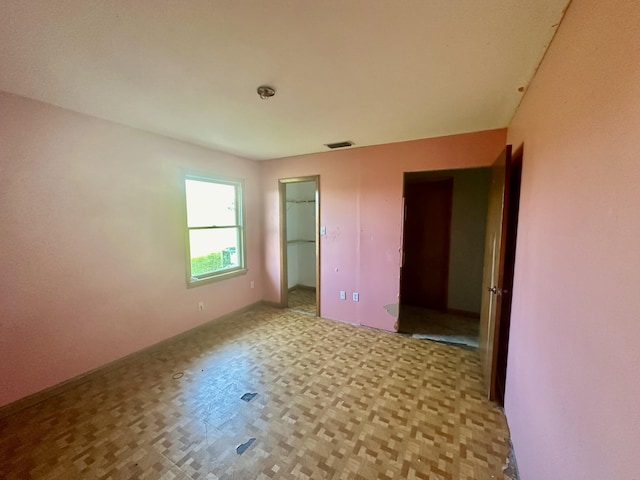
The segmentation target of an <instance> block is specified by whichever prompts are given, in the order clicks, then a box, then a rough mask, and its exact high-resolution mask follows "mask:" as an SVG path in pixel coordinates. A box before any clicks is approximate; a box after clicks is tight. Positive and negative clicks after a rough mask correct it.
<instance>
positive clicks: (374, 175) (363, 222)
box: [260, 129, 506, 330]
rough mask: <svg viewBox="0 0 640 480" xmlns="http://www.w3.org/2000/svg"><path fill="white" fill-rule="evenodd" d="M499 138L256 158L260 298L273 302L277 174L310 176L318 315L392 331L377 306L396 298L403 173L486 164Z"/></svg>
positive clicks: (500, 134) (493, 134) (475, 136)
mask: <svg viewBox="0 0 640 480" xmlns="http://www.w3.org/2000/svg"><path fill="white" fill-rule="evenodd" d="M505 141H506V131H505V130H504V129H501V130H490V131H485V132H477V133H471V134H463V135H454V136H449V137H441V138H434V139H428V140H416V141H411V142H403V143H396V144H388V145H380V146H374V147H363V148H354V149H350V150H341V151H334V152H327V153H319V154H313V155H306V156H300V157H291V158H285V159H279V160H270V161H267V162H262V163H261V165H260V166H261V176H262V191H263V195H264V206H263V222H264V225H263V226H264V230H263V231H264V296H265V299H266V300H269V301H273V302H278V301H279V300H280V247H279V215H278V179H279V178H287V177H297V176H303V175H316V174H317V175H320V224H321V225H324V226H326V229H327V234H326V236H325V237H321V242H320V249H321V266H320V269H321V280H320V281H321V295H322V298H321V309H322V311H321V313H322V316H323V317H326V318H332V319H335V320H341V321H345V322H351V323H360V324H362V325H368V326H372V327H376V328H381V329H385V330H393V329H394V324H395V322H396V318H395V317H393V316H391V315H390V314H389V313H387V311H386V310H385V309H384V306H385V305H388V304H394V303H396V302H397V301H398V291H399V273H400V246H401V241H402V230H401V219H402V183H403V173H404V172H409V171H423V170H441V169H448V168H466V167H477V166H484V165H489V164H491V163H492V162H493V161H494V160H495V158H496V157H497V156H498V154H499V153H500V152H501V151H502V149H503V148H504V145H505ZM340 290H346V291H347V300H340V299H339V291H340ZM352 292H359V293H360V301H359V302H358V303H355V302H353V301H352V300H351V293H352Z"/></svg>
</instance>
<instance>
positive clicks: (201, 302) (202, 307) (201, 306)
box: [198, 300, 204, 312]
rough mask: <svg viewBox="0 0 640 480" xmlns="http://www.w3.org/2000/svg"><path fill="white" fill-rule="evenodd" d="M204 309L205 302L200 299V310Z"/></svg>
mask: <svg viewBox="0 0 640 480" xmlns="http://www.w3.org/2000/svg"><path fill="white" fill-rule="evenodd" d="M203 310H204V302H203V301H202V300H200V301H199V302H198V311H199V312H201V311H203Z"/></svg>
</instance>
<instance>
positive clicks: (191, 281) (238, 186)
mask: <svg viewBox="0 0 640 480" xmlns="http://www.w3.org/2000/svg"><path fill="white" fill-rule="evenodd" d="M187 180H196V181H199V182H210V183H215V184H219V185H231V186H233V187H234V188H235V196H236V198H235V202H236V223H235V225H209V226H204V227H189V222H188V213H187V184H186V182H187ZM182 188H183V195H182V198H183V203H184V205H183V212H184V231H185V247H186V248H185V252H186V267H187V268H186V270H187V287H188V288H192V287H197V286H200V285H205V284H208V283H211V282H216V281H220V280H224V279H227V278H232V277H236V276H238V275H244V274H246V273H247V268H246V264H247V261H246V248H245V229H244V202H243V200H244V197H243V191H244V182H243V181H242V180H240V179H233V178H224V177H218V176H211V175H201V174H194V173H185V174H184V175H183V178H182ZM220 228H224V229H228V228H236V229H237V230H238V246H237V249H238V252H237V258H238V263H239V265H237V266H234V267H231V268H225V269H224V270H218V271H215V272H207V273H204V274H201V275H193V274H192V271H191V242H190V238H189V237H190V236H189V233H190V232H191V231H192V230H206V229H220Z"/></svg>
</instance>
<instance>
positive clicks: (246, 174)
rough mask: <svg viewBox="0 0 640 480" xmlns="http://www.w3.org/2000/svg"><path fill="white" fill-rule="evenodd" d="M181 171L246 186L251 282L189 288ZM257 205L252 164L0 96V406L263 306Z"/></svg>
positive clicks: (257, 186)
mask: <svg viewBox="0 0 640 480" xmlns="http://www.w3.org/2000/svg"><path fill="white" fill-rule="evenodd" d="M184 170H188V171H193V172H199V173H203V174H208V175H222V176H227V177H234V178H241V179H244V181H245V199H244V200H245V202H244V205H245V219H246V238H247V267H248V269H249V271H248V274H247V275H243V276H240V277H236V278H233V279H229V280H226V281H223V282H217V283H213V284H208V285H205V286H200V287H197V288H192V289H187V286H186V269H185V253H184V252H185V244H184V231H183V228H182V226H183V225H184V211H183V198H182V196H183V193H182V188H183V186H182V173H183V171H184ZM259 202H260V182H259V179H258V165H257V163H256V162H252V161H248V160H243V159H241V158H238V157H234V156H232V155H226V154H222V153H219V152H214V151H211V150H206V149H203V148H199V147H195V146H192V145H189V144H186V143H183V142H178V141H174V140H170V139H168V138H165V137H160V136H157V135H152V134H149V133H145V132H142V131H140V130H135V129H131V128H127V127H123V126H121V125H117V124H114V123H110V122H105V121H101V120H98V119H95V118H92V117H88V116H86V115H80V114H76V113H72V112H70V111H67V110H63V109H61V108H57V107H53V106H50V105H46V104H43V103H40V102H37V101H33V100H28V99H25V98H21V97H16V96H13V95H8V94H3V93H0V229H1V230H2V234H1V235H0V378H2V379H3V380H2V388H0V405H3V404H6V403H9V402H11V401H13V400H16V399H19V398H21V397H24V396H25V395H28V394H31V393H34V392H37V391H39V390H42V389H44V388H46V387H49V386H52V385H55V384H57V383H59V382H62V381H64V380H67V379H69V378H71V377H74V376H76V375H79V374H81V373H83V372H86V371H88V370H91V369H93V368H96V367H99V366H101V365H104V364H105V363H107V362H110V361H112V360H115V359H117V358H120V357H122V356H125V355H127V354H129V353H132V352H134V351H136V350H139V349H142V348H144V347H146V346H148V345H152V344H154V343H157V342H159V341H161V340H164V339H166V338H168V337H171V336H173V335H176V334H178V333H181V332H183V331H185V330H188V329H189V328H192V327H195V326H197V325H200V324H202V323H204V322H206V321H208V320H211V319H214V318H216V317H219V316H220V315H223V314H225V313H228V312H230V311H233V310H237V309H239V308H241V307H244V306H246V305H249V304H251V303H254V302H257V301H259V300H261V298H262V289H261V284H260V282H261V280H262V275H261V265H262V260H261V248H260V245H261V235H262V233H261V230H260V220H259V219H260V210H259ZM251 280H254V281H255V288H253V289H251V288H250V282H251ZM201 300H202V301H204V303H205V309H204V311H202V312H199V311H198V302H199V301H201Z"/></svg>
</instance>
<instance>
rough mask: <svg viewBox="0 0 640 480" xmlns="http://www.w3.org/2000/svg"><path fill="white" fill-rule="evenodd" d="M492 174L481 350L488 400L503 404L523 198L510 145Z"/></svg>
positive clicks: (481, 322)
mask: <svg viewBox="0 0 640 480" xmlns="http://www.w3.org/2000/svg"><path fill="white" fill-rule="evenodd" d="M520 159H521V157H520ZM492 170H493V173H492V179H491V190H490V193H489V208H488V212H487V229H486V239H485V259H484V274H483V281H482V288H483V296H482V310H481V313H480V342H479V346H480V359H481V361H482V367H483V371H484V378H485V384H486V387H487V392H488V396H489V398H490V399H491V400H496V401H497V402H499V403H501V404H502V403H503V402H504V388H505V387H504V384H505V377H506V368H507V363H506V362H507V346H508V338H509V325H510V315H511V298H512V287H513V273H514V268H513V267H514V261H515V244H516V232H517V222H518V207H519V196H520V164H517V167H516V168H515V169H514V168H513V163H512V158H511V145H507V147H506V149H505V150H504V151H503V152H502V154H501V155H500V156H499V157H498V159H497V160H496V162H495V163H494V165H493V168H492Z"/></svg>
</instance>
